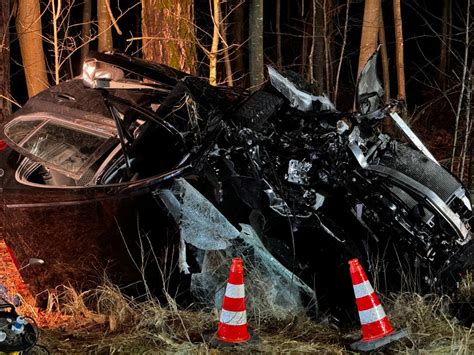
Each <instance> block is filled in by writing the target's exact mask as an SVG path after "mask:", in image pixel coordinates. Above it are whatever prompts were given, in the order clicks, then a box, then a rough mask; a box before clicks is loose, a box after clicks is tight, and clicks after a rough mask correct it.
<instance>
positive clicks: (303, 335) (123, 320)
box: [38, 277, 474, 354]
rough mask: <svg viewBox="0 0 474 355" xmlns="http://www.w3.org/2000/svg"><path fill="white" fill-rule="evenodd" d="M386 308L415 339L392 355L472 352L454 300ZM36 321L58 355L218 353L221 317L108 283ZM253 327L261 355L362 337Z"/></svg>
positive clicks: (289, 326)
mask: <svg viewBox="0 0 474 355" xmlns="http://www.w3.org/2000/svg"><path fill="white" fill-rule="evenodd" d="M472 285H473V283H472V277H471V278H470V279H468V280H466V281H465V285H464V287H463V288H462V292H464V296H465V297H467V298H466V299H469V301H472V298H471V297H472V295H473V294H474V293H473V292H472ZM466 287H467V288H466ZM462 292H461V293H462ZM384 303H385V309H386V311H387V314H388V315H389V317H390V319H391V321H392V323H393V324H394V325H396V326H397V327H399V328H400V327H403V328H407V329H408V330H409V332H410V336H409V338H407V339H405V340H403V341H401V342H397V343H394V344H391V345H390V346H388V347H387V348H386V349H385V351H386V352H402V353H408V352H410V353H411V352H423V353H437V354H445V353H457V354H468V353H472V352H474V338H473V337H472V336H471V332H472V331H473V329H472V328H471V329H469V328H466V327H463V326H461V325H459V324H457V322H456V319H455V318H453V317H452V316H450V315H449V311H448V309H449V306H450V303H451V300H450V299H449V298H447V297H439V296H433V295H429V296H424V297H423V296H420V295H417V294H414V293H402V294H398V295H393V296H391V297H388V298H387V299H385V300H384ZM38 320H39V322H40V323H41V324H42V328H43V329H42V331H41V337H40V343H41V344H44V345H46V346H47V347H48V348H49V349H50V350H51V351H52V352H54V353H67V354H72V353H78V354H79V353H80V354H84V353H104V354H109V353H117V352H125V353H160V352H164V351H166V352H182V353H190V352H191V353H218V351H217V350H213V349H212V348H211V347H210V346H209V343H208V340H209V338H208V337H206V335H209V334H212V332H213V331H215V329H216V326H217V322H218V314H217V311H216V310H212V311H210V312H204V311H195V310H194V311H192V310H187V309H181V308H179V307H178V306H177V304H176V303H175V302H174V300H173V299H172V298H171V297H168V302H167V305H166V306H164V305H162V304H160V303H159V302H158V301H157V300H156V299H153V298H148V299H147V300H145V301H140V302H139V301H137V300H134V299H132V298H130V297H127V296H126V295H124V294H123V293H122V292H121V291H120V289H119V288H117V287H116V286H114V285H111V284H107V283H106V284H104V285H103V286H101V287H99V288H97V289H96V290H93V291H88V292H83V293H78V292H77V291H76V290H74V288H71V287H62V288H58V289H57V290H56V291H55V292H52V293H51V294H50V303H49V307H48V309H47V310H46V312H45V313H44V314H42V315H41V316H40V317H39V318H38ZM250 327H251V328H252V329H254V330H255V332H256V333H257V334H258V335H259V337H260V339H261V344H260V348H259V349H260V351H263V352H272V353H275V352H277V353H280V352H285V353H295V354H296V353H303V352H305V353H319V352H327V353H336V354H337V353H345V352H347V351H348V349H349V348H348V345H349V344H350V343H351V342H352V341H354V340H355V339H356V338H357V337H358V336H359V332H358V329H357V328H354V329H353V331H352V332H351V331H344V332H343V331H340V330H337V329H335V328H334V327H331V326H329V325H322V324H318V323H316V322H314V321H312V320H310V319H308V318H306V317H299V318H295V319H293V320H292V321H288V322H274V323H272V322H270V320H269V319H265V321H264V322H262V321H261V320H258V319H257V320H255V319H253V320H251V321H250ZM233 351H235V350H233ZM246 351H248V349H245V352H246Z"/></svg>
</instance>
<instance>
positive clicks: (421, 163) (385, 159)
mask: <svg viewBox="0 0 474 355" xmlns="http://www.w3.org/2000/svg"><path fill="white" fill-rule="evenodd" d="M376 60H377V54H374V55H373V56H372V57H371V59H370V60H369V62H368V63H367V65H366V67H365V69H364V71H363V72H362V74H361V76H360V79H359V81H358V85H357V98H356V101H357V111H356V112H341V111H338V110H337V109H336V108H335V107H334V105H333V104H332V103H331V102H330V101H329V100H328V98H326V97H325V96H315V95H312V94H310V93H309V90H307V88H305V87H303V86H302V84H301V83H299V84H297V83H294V82H292V81H291V80H290V79H289V77H288V76H286V75H284V74H282V73H280V72H278V71H277V70H276V69H274V68H272V67H269V68H268V74H269V79H270V80H269V83H268V84H267V85H266V86H265V87H264V88H263V89H261V90H258V91H256V92H254V93H249V92H247V91H245V90H241V89H237V88H227V87H213V86H210V85H209V84H208V83H207V82H206V80H204V79H201V78H198V77H194V76H190V75H188V74H185V73H182V72H180V71H177V70H174V69H171V68H169V67H167V66H164V65H159V64H154V63H150V62H146V61H143V60H140V59H136V58H131V57H128V56H126V55H124V54H120V53H108V54H104V53H95V54H91V55H90V56H89V57H88V58H87V59H86V61H85V63H84V70H83V75H82V77H81V78H76V79H73V80H70V81H67V82H64V83H62V84H60V85H58V86H55V87H52V88H50V89H48V90H46V91H44V92H42V93H40V94H38V95H37V96H35V97H33V98H31V99H30V100H29V101H28V103H27V104H26V105H25V106H24V107H23V108H22V109H20V110H18V111H17V112H16V113H15V114H14V115H13V116H12V117H11V118H10V119H9V120H8V122H7V123H6V124H5V125H4V127H3V129H2V134H1V135H2V139H3V140H4V141H5V142H6V143H7V145H8V148H7V149H6V150H4V151H3V152H2V159H3V161H4V164H5V165H4V166H5V168H4V170H5V174H4V176H3V177H2V179H3V187H4V189H3V215H4V217H3V225H4V227H3V229H4V235H5V238H6V240H7V243H8V244H9V245H10V246H11V248H12V250H13V252H14V254H15V255H16V257H17V258H18V259H19V260H20V263H21V262H22V261H23V260H26V259H27V258H29V257H37V258H42V259H44V260H45V265H44V266H43V267H41V268H29V269H25V270H22V274H23V276H24V278H25V279H26V280H27V282H28V283H29V284H30V286H31V287H33V289H34V291H35V292H41V291H42V290H44V289H46V288H48V287H54V286H55V285H57V284H59V283H65V282H69V281H74V282H76V283H79V284H81V285H83V286H85V285H87V284H89V283H91V282H92V283H93V280H94V278H93V275H96V276H97V270H101V268H104V267H106V268H107V269H108V270H109V271H110V272H111V275H112V277H113V281H114V282H118V283H120V284H121V285H130V284H133V283H134V282H136V281H140V280H142V279H144V278H145V276H146V275H153V278H154V279H158V278H160V276H157V274H156V273H153V272H150V273H149V274H147V272H148V270H150V269H153V268H152V267H151V266H149V264H156V265H158V264H159V262H160V260H163V258H164V260H166V261H170V260H171V259H173V260H174V262H175V263H177V264H178V266H179V268H178V270H179V274H180V275H185V276H180V277H181V278H182V279H181V280H184V284H185V288H187V289H188V288H190V289H191V290H194V291H195V293H196V294H201V295H202V294H205V295H206V297H209V295H211V296H212V295H213V294H216V292H217V291H219V289H221V287H222V285H221V284H220V281H222V280H218V282H216V280H215V277H214V279H213V277H212V275H213V274H215V273H214V272H213V271H215V268H216V267H218V264H219V262H216V260H218V259H219V255H220V256H221V257H224V258H225V256H226V255H227V256H229V257H231V256H232V255H231V254H236V253H241V252H243V251H244V253H247V254H246V255H245V256H246V257H248V258H254V259H253V260H254V261H255V263H256V264H259V263H266V264H272V263H273V264H274V265H275V266H274V267H273V268H272V267H269V268H267V276H266V279H267V280H268V282H272V281H271V280H272V276H271V275H276V274H275V273H277V274H278V275H279V276H278V278H279V279H281V280H282V281H281V285H280V287H279V288H277V289H276V291H275V294H276V295H275V297H274V299H273V301H275V300H276V299H280V300H283V301H284V300H285V299H288V297H287V296H285V295H284V294H283V293H282V292H283V291H284V290H285V289H288V287H289V286H293V285H296V287H297V288H298V290H299V292H300V293H303V294H304V295H305V296H304V297H303V298H312V301H313V302H316V303H317V304H318V306H319V308H322V309H331V308H338V307H340V304H343V300H342V299H341V298H343V297H345V296H341V295H348V296H349V298H351V297H352V293H351V291H350V289H351V283H350V281H349V275H348V273H347V260H349V259H350V258H354V257H357V258H359V259H360V260H361V261H362V262H363V263H364V264H365V266H366V267H367V270H369V272H370V273H372V275H377V277H376V278H377V280H378V284H377V286H378V287H379V288H380V289H386V290H389V289H397V288H398V289H400V287H403V283H404V282H405V281H406V280H405V279H404V273H407V272H409V271H410V270H411V271H414V270H415V271H416V273H415V274H416V275H418V276H419V280H417V281H416V282H417V285H418V284H419V287H420V288H421V289H424V290H428V289H429V290H453V289H455V288H456V284H457V282H458V281H459V278H460V277H461V275H462V274H463V273H465V272H466V271H467V270H469V269H470V268H471V267H472V261H473V257H472V253H473V242H472V238H471V232H470V225H469V220H470V218H471V215H472V205H471V201H470V198H469V195H468V193H467V190H466V188H465V187H464V186H463V184H462V183H461V182H460V181H459V180H458V179H457V178H456V177H455V176H453V175H452V174H451V173H450V172H449V171H447V170H446V169H445V168H443V167H442V166H441V165H440V164H439V163H438V162H437V161H436V159H435V158H434V157H433V156H432V155H431V154H430V152H429V151H428V149H427V148H426V147H425V146H424V145H423V143H422V142H421V141H420V140H419V139H418V137H417V136H416V134H415V133H414V132H413V131H411V129H410V128H409V127H408V126H407V125H406V124H405V123H404V121H403V120H402V119H401V118H400V116H398V114H397V113H396V106H397V103H396V102H390V103H389V104H384V103H383V100H382V97H383V90H382V87H381V85H380V83H379V81H378V78H377V75H376ZM384 120H391V121H392V124H393V125H394V126H395V127H397V128H398V129H399V131H400V135H401V136H403V141H402V140H397V139H395V138H394V137H392V136H391V135H389V134H388V133H384V132H383V131H382V125H381V123H382V121H384ZM167 245H168V246H169V245H172V246H174V247H175V249H173V250H177V253H172V252H166V253H165V252H164V251H165V250H166V251H169V250H171V249H168V247H167ZM256 250H257V251H256ZM216 265H217V266H216ZM213 267H214V269H213ZM155 270H156V269H155ZM173 270H174V269H173ZM160 271H162V272H163V270H162V268H161V269H160ZM175 272H176V273H177V271H175ZM191 274H192V276H189V275H191ZM374 277H375V276H374ZM273 278H276V277H273ZM96 279H97V278H96ZM335 280H338V281H337V282H335ZM339 280H340V281H339ZM163 283H164V281H163ZM186 285H187V286H186ZM189 285H190V286H189ZM159 287H163V285H162V284H161V286H158V287H157V289H158V288H159ZM181 287H182V286H181ZM278 293H280V294H278ZM204 298H205V297H204ZM283 301H282V302H283ZM339 301H341V302H342V303H341V302H339ZM285 307H286V305H285V304H284V302H283V303H282V308H285Z"/></svg>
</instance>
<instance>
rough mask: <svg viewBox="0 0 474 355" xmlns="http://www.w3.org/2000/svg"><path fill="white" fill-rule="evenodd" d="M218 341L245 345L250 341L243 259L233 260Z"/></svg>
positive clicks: (218, 330) (218, 331) (223, 304)
mask: <svg viewBox="0 0 474 355" xmlns="http://www.w3.org/2000/svg"><path fill="white" fill-rule="evenodd" d="M216 339H217V340H219V341H221V342H224V343H244V342H246V341H248V340H249V339H250V334H249V331H248V329H247V310H246V306H245V290H244V262H243V260H242V258H234V259H232V265H231V267H230V274H229V280H228V282H227V287H226V289H225V295H224V302H223V303H222V311H221V315H220V322H219V326H218V328H217V333H216Z"/></svg>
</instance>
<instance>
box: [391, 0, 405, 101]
mask: <svg viewBox="0 0 474 355" xmlns="http://www.w3.org/2000/svg"><path fill="white" fill-rule="evenodd" d="M393 18H394V24H395V55H396V57H395V66H396V68H397V82H398V94H397V98H398V99H399V100H401V101H406V93H405V61H404V60H403V55H404V51H403V28H402V11H401V8H400V0H393Z"/></svg>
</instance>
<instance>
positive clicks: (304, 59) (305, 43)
mask: <svg viewBox="0 0 474 355" xmlns="http://www.w3.org/2000/svg"><path fill="white" fill-rule="evenodd" d="M303 15H304V14H303ZM309 15H310V14H309V12H308V14H306V16H304V17H301V22H302V23H303V38H302V40H301V67H300V74H301V76H303V77H305V76H306V74H308V77H309V81H310V82H313V81H314V80H313V79H312V77H313V74H312V71H313V68H312V66H313V55H312V54H311V52H314V34H312V35H311V36H310V35H309V33H310V32H314V26H313V20H311V22H310V21H309V20H308V19H309V17H310V16H309ZM310 42H311V47H310V54H309V55H308V47H309V43H310ZM307 63H309V66H310V68H309V70H307V69H306V64H307Z"/></svg>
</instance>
